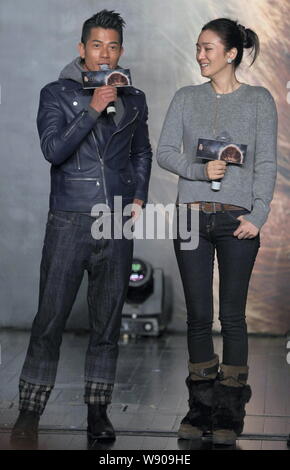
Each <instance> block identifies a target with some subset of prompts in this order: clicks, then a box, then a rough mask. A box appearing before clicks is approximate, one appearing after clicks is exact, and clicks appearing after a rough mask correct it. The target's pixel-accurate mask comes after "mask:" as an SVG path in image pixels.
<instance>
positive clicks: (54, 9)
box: [0, 0, 268, 329]
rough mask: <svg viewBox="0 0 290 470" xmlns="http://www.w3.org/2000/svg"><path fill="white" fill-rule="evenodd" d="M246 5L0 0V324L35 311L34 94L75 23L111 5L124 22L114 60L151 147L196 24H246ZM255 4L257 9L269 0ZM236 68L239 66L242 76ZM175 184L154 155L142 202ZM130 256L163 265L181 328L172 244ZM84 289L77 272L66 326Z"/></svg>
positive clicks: (165, 198) (52, 74) (20, 323)
mask: <svg viewBox="0 0 290 470" xmlns="http://www.w3.org/2000/svg"><path fill="white" fill-rule="evenodd" d="M246 3H249V2H244V1H243V2H239V1H238V0H234V1H227V2H220V3H219V4H218V3H217V2H215V1H205V0H197V1H193V0H143V1H137V0H123V1H121V0H107V1H96V0H94V1H92V0H82V1H80V0H62V1H59V0H25V1H23V0H1V4H0V21H1V24H0V41H1V42H0V44H1V48H0V51H1V52H0V54H1V60H0V64H1V83H0V84H1V105H0V139H1V162H2V167H1V172H0V178H1V181H0V191H1V198H0V209H1V246H0V249H1V251H0V255H1V315H0V326H2V327H10V326H11V327H19V328H30V326H31V322H32V320H33V317H34V315H35V313H36V310H37V300H38V281H39V264H40V258H41V249H42V242H43V237H44V230H45V222H46V216H47V211H48V195H49V164H48V163H47V162H46V161H45V160H44V158H43V156H42V154H41V151H40V147H39V140H38V135H37V130H36V124H35V118H36V113H37V108H38V99H39V91H40V89H41V87H42V86H44V85H45V84H46V83H48V82H50V81H53V80H55V79H57V77H58V75H59V72H60V70H61V69H62V68H63V66H64V65H66V64H67V63H68V62H70V61H71V60H72V59H73V58H74V57H76V56H77V55H78V54H77V49H76V46H77V43H78V41H79V38H80V34H81V27H82V24H83V21H84V20H86V19H87V18H88V17H90V16H91V15H92V14H94V13H96V12H97V11H99V10H100V9H102V8H108V9H115V10H117V11H119V12H120V13H121V14H122V16H123V17H124V18H125V20H126V22H127V28H126V30H125V35H124V47H125V54H124V56H123V57H122V59H121V62H120V63H121V65H122V66H127V67H130V69H131V73H132V77H133V82H134V84H135V85H136V86H137V87H138V88H141V89H143V90H144V91H145V93H146V95H147V101H148V105H149V111H150V120H149V125H150V136H151V142H152V146H153V149H154V151H155V149H156V145H157V142H158V138H159V134H160V130H161V126H162V122H163V119H164V116H165V113H166V110H167V107H168V105H169V102H170V100H171V98H172V96H173V94H174V92H175V91H176V89H177V88H180V87H181V86H184V85H188V84H191V83H201V82H202V81H203V80H202V79H201V77H200V74H199V70H198V67H197V65H196V63H195V42H196V39H197V36H198V34H199V32H200V28H201V26H202V25H203V24H204V23H205V22H206V21H208V20H210V19H212V18H214V17H218V16H230V17H233V18H234V19H235V18H237V17H238V18H239V19H240V21H241V22H244V23H245V22H247V21H248V23H249V22H250V21H252V19H253V14H254V13H255V12H253V11H249V9H247V8H246V7H245V6H246ZM252 3H254V2H252ZM255 3H256V5H257V2H255ZM258 3H259V4H260V5H261V3H263V2H258ZM264 3H265V5H264V6H265V7H266V6H267V4H268V2H267V1H265V2H264ZM262 9H263V6H262ZM253 26H255V24H254V25H253ZM256 26H257V27H258V22H257V25H256ZM243 73H244V72H243V69H242V70H241V74H242V76H243ZM249 82H250V80H249ZM252 82H253V80H252ZM176 182H177V179H176V177H175V176H174V175H171V174H169V173H167V172H165V171H163V170H161V169H160V168H159V167H158V166H157V165H156V162H155V161H154V163H153V169H152V179H151V184H150V201H152V202H163V203H166V204H167V203H168V202H174V200H175V195H176ZM135 253H136V254H138V255H139V256H141V257H142V256H143V257H144V258H146V259H147V260H148V261H149V262H152V264H153V265H154V266H155V267H162V268H163V269H164V271H165V273H166V275H167V276H170V277H171V280H172V284H173V286H174V304H173V305H174V318H173V324H172V326H173V327H174V328H178V329H184V328H185V308H184V301H183V293H182V288H181V283H180V279H179V273H178V269H177V264H176V261H175V258H174V254H173V249H172V242H171V241H165V242H164V241H149V240H148V241H142V242H141V241H137V242H136V243H135ZM86 285H87V279H86V275H85V277H84V280H83V283H82V286H81V290H80V292H79V295H78V298H77V301H76V303H75V306H74V308H73V312H72V314H71V317H70V319H69V322H68V327H85V326H87V306H86ZM215 303H216V301H215ZM216 326H217V323H216Z"/></svg>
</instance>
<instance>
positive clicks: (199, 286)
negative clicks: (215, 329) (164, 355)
mask: <svg viewBox="0 0 290 470" xmlns="http://www.w3.org/2000/svg"><path fill="white" fill-rule="evenodd" d="M177 210H178V209H177ZM191 210H192V209H189V208H188V210H187V211H188V217H187V229H188V231H190V229H191V227H190V211H191ZM247 213H248V211H247V210H234V211H224V212H217V213H204V212H203V211H200V212H199V245H198V248H197V249H195V250H190V251H189V250H188V251H187V250H181V247H180V244H181V242H182V241H184V240H181V239H180V237H177V239H176V240H174V248H175V253H176V257H177V262H178V265H179V270H180V274H181V279H182V283H183V288H184V293H185V301H186V307H187V325H188V330H187V334H188V337H187V340H188V350H189V358H190V361H191V362H193V363H198V362H206V361H209V360H211V359H212V358H213V355H214V348H213V340H212V323H213V267H214V256H215V250H216V253H217V259H218V269H219V280H220V281H219V320H220V322H221V333H222V336H223V363H224V364H229V365H237V366H240V365H246V364H247V358H248V337H247V325H246V319H245V309H246V301H247V293H248V286H249V281H250V277H251V273H252V270H253V266H254V263H255V259H256V255H257V253H258V250H259V247H260V236H259V234H258V235H257V236H256V237H255V238H252V239H242V240H239V239H238V238H237V237H235V236H234V235H233V232H234V231H235V230H236V229H237V228H238V226H239V224H240V221H239V220H237V217H239V216H240V215H245V214H247Z"/></svg>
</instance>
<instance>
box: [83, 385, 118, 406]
mask: <svg viewBox="0 0 290 470" xmlns="http://www.w3.org/2000/svg"><path fill="white" fill-rule="evenodd" d="M113 388H114V384H107V383H99V382H86V385H85V395H84V399H85V403H86V404H87V405H97V404H98V405H108V404H109V403H111V401H112V393H113Z"/></svg>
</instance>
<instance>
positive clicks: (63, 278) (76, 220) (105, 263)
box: [20, 211, 133, 386]
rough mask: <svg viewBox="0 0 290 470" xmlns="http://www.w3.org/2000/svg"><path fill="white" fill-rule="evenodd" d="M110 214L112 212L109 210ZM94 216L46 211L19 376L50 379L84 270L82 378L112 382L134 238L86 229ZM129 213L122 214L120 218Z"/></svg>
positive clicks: (39, 381) (50, 381)
mask: <svg viewBox="0 0 290 470" xmlns="http://www.w3.org/2000/svg"><path fill="white" fill-rule="evenodd" d="M109 217H112V215H109ZM95 220H96V219H95V218H94V217H91V216H90V215H86V214H81V213H77V212H64V211H49V213H48V220H47V226H46V234H45V239H44V245H43V251H42V260H41V267H40V285H39V305H38V312H37V315H36V317H35V319H34V322H33V325H32V332H31V338H30V344H29V347H28V351H27V356H26V359H25V363H24V366H23V370H22V373H21V377H20V379H21V380H24V381H26V382H29V383H32V384H43V385H51V386H53V385H54V382H55V376H56V371H57V365H58V360H59V350H60V345H61V341H62V333H63V330H64V328H65V324H66V321H67V319H68V316H69V314H70V312H71V309H72V306H73V304H74V301H75V298H76V295H77V292H78V290H79V287H80V284H81V281H82V278H83V275H84V271H85V270H87V272H88V292H87V301H88V309H89V325H90V339H89V345H88V349H87V353H86V359H85V382H94V383H96V382H97V383H111V384H112V383H114V379H115V372H116V361H117V356H118V340H119V334H120V325H121V315H122V307H123V303H124V299H125V296H126V292H127V287H128V283H129V277H130V273H131V264H132V255H133V240H128V239H126V238H124V237H123V238H122V239H113V238H112V239H107V240H106V239H100V240H96V239H94V238H93V236H92V234H91V227H92V224H93V222H94V221H95ZM127 220H128V217H123V219H122V216H121V223H124V222H125V221H127Z"/></svg>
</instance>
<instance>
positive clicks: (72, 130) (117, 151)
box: [11, 10, 152, 443]
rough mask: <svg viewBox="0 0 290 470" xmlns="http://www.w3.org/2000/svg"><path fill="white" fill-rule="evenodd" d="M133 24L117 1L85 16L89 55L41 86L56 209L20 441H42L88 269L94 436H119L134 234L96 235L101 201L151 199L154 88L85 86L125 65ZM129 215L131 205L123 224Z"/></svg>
mask: <svg viewBox="0 0 290 470" xmlns="http://www.w3.org/2000/svg"><path fill="white" fill-rule="evenodd" d="M123 26H124V21H123V19H122V18H121V17H120V15H119V14H118V13H116V12H113V11H107V10H102V11H101V12H99V13H97V14H96V15H94V16H93V17H92V18H89V19H88V20H87V21H86V22H85V23H84V25H83V32H82V39H81V43H80V44H79V52H80V57H78V58H77V59H75V60H74V61H73V62H72V63H70V64H69V65H68V66H66V67H65V68H64V70H63V71H62V72H61V75H60V77H59V79H58V80H57V81H55V82H52V83H49V84H48V85H46V86H45V87H44V88H43V89H42V90H41V95H40V104H39V111H38V116H37V125H38V131H39V136H40V143H41V149H42V152H43V154H44V156H45V158H46V159H47V160H48V161H49V162H50V163H51V192H50V210H49V213H48V219H47V226H46V233H45V239H44V245H43V252H42V260H41V269H40V285H39V306H38V312H37V315H36V317H35V319H34V322H33V325H32V332H31V338H30V343H29V347H28V351H27V355H26V359H25V362H24V365H23V369H22V372H21V376H20V383H19V391H20V405H19V409H20V414H19V417H18V419H17V421H16V424H15V426H14V428H13V431H12V436H11V440H12V442H14V443H15V442H18V441H19V440H27V439H28V440H29V441H31V442H36V441H37V435H38V422H39V417H40V415H41V414H42V413H43V411H44V408H45V405H46V403H47V400H48V398H49V396H50V393H51V391H52V389H53V386H54V383H55V376H56V371H57V365H58V359H59V349H60V345H61V341H62V333H63V330H64V327H65V323H66V320H67V318H68V316H69V314H70V312H71V309H72V306H73V303H74V300H75V297H76V295H77V292H78V289H79V286H80V284H81V281H82V278H83V274H84V271H85V270H87V272H88V308H89V320H90V339H89V345H88V350H87V354H86V361H85V396H84V398H85V403H86V404H87V405H88V436H89V437H90V438H93V439H102V438H104V439H105V438H113V439H114V438H115V433H114V429H113V426H112V424H111V422H110V420H109V419H108V417H107V414H106V409H107V405H108V404H109V403H110V402H111V395H112V391H113V385H114V379H115V372H116V361H117V356H118V339H119V334H120V324H121V312H122V308H123V303H124V299H125V296H126V291H127V288H128V283H129V276H130V272H131V262H132V253H133V240H132V238H131V239H130V238H127V237H125V236H124V235H123V237H121V238H114V236H112V237H111V238H109V239H104V238H103V239H102V238H101V239H95V238H94V237H93V236H92V232H91V227H92V224H93V222H94V221H95V220H96V219H95V217H94V215H93V213H92V212H91V211H92V208H93V206H96V205H97V204H103V205H104V204H105V205H106V206H107V207H108V214H107V216H109V217H113V215H114V214H115V213H116V208H115V206H114V197H116V196H118V197H119V199H120V198H121V201H122V203H121V207H124V206H126V205H127V204H129V203H135V204H137V205H138V206H144V205H145V204H146V201H147V192H148V184H149V177H150V171H151V160H152V153H151V147H150V142H149V137H148V128H147V116H148V110H147V105H146V100H145V95H144V93H143V92H142V91H140V90H137V89H136V88H133V87H124V88H122V89H118V94H117V89H116V88H115V87H112V86H103V87H100V88H96V89H95V90H94V91H92V90H85V89H83V86H82V77H81V72H82V71H84V70H91V71H92V70H99V69H100V66H101V65H102V64H107V65H108V66H109V67H110V68H111V69H115V68H117V67H118V61H119V58H120V56H121V55H122V53H123V48H122V40H123V37H122V33H123ZM110 102H115V104H116V114H115V116H114V118H113V117H110V116H108V115H107V113H106V107H107V105H108V104H109V103H110ZM138 206H135V207H138ZM133 207H134V206H133ZM131 215H133V216H135V212H134V211H133V212H132V213H131ZM128 218H130V216H127V217H126V216H124V215H121V221H122V224H123V225H124V223H125V222H126V221H127V220H128Z"/></svg>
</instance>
